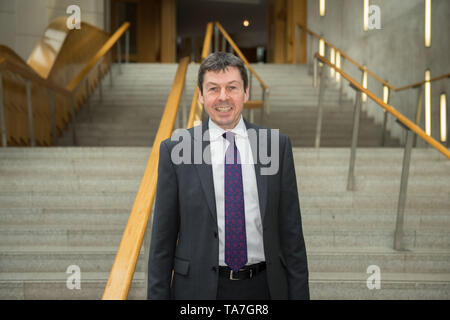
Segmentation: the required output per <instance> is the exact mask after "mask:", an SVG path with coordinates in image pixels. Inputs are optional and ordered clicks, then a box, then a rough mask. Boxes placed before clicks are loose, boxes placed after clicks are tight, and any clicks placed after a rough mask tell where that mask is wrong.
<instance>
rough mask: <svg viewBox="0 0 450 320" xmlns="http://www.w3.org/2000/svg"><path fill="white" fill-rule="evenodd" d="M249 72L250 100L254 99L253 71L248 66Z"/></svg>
mask: <svg viewBox="0 0 450 320" xmlns="http://www.w3.org/2000/svg"><path fill="white" fill-rule="evenodd" d="M247 72H248V73H249V74H250V76H249V77H248V90H249V95H248V100H252V93H253V90H252V88H253V85H252V83H253V73H251V72H250V70H249V69H248V68H247Z"/></svg>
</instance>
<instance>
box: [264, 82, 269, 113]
mask: <svg viewBox="0 0 450 320" xmlns="http://www.w3.org/2000/svg"><path fill="white" fill-rule="evenodd" d="M263 103H264V107H263V108H264V111H265V112H266V114H267V115H269V114H270V89H269V88H267V89H266V90H264V88H263Z"/></svg>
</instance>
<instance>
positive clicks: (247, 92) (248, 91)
mask: <svg viewBox="0 0 450 320" xmlns="http://www.w3.org/2000/svg"><path fill="white" fill-rule="evenodd" d="M249 97H250V86H247V89H246V90H245V97H244V103H246V102H247V101H248V98H249Z"/></svg>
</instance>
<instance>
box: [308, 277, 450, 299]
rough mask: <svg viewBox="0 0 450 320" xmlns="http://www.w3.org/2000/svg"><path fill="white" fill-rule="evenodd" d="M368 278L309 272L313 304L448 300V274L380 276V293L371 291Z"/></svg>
mask: <svg viewBox="0 0 450 320" xmlns="http://www.w3.org/2000/svg"><path fill="white" fill-rule="evenodd" d="M369 277H370V274H367V273H365V272H364V271H362V272H360V273H348V272H334V273H327V272H317V273H316V272H311V273H310V296H311V299H312V300H322V299H325V300H355V299H360V300H422V299H425V300H441V299H445V300H446V299H450V273H448V272H447V273H442V274H432V275H430V274H427V273H419V274H414V273H381V283H380V289H379V290H377V289H372V290H370V289H369V288H368V286H367V280H368V278H369Z"/></svg>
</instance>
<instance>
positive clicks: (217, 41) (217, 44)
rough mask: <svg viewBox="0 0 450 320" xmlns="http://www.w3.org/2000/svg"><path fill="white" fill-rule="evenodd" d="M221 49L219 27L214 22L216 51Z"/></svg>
mask: <svg viewBox="0 0 450 320" xmlns="http://www.w3.org/2000/svg"><path fill="white" fill-rule="evenodd" d="M218 51H219V28H218V27H217V25H216V24H214V52H218Z"/></svg>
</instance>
